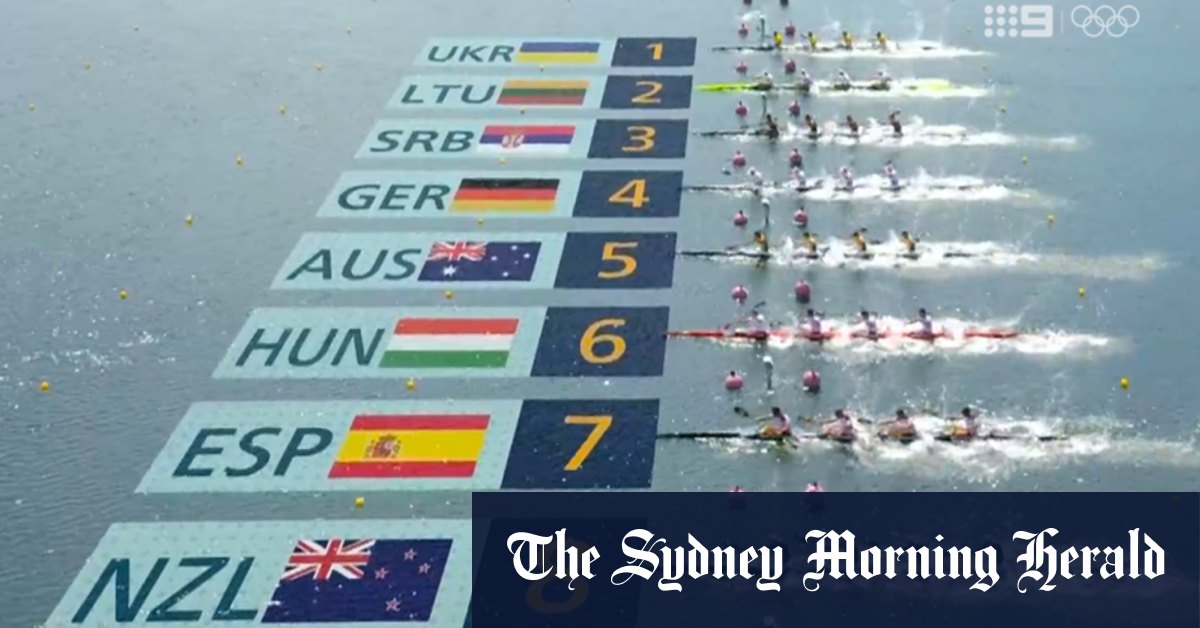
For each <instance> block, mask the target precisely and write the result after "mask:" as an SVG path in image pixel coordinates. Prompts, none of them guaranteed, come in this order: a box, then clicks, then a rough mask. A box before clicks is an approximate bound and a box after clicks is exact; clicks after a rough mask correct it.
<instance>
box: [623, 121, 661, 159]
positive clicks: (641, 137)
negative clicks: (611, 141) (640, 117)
mask: <svg viewBox="0 0 1200 628" xmlns="http://www.w3.org/2000/svg"><path fill="white" fill-rule="evenodd" d="M626 130H628V131H629V141H631V142H634V143H633V144H631V145H629V146H622V147H621V152H623V153H644V152H646V151H648V150H650V149H652V148H654V135H655V134H656V133H657V129H655V128H654V127H652V126H631V127H629V128H628V129H626Z"/></svg>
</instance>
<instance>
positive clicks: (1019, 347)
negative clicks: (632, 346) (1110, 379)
mask: <svg viewBox="0 0 1200 628" xmlns="http://www.w3.org/2000/svg"><path fill="white" fill-rule="evenodd" d="M877 321H878V322H877V325H878V333H879V335H880V336H881V337H880V338H878V339H875V340H872V339H868V338H866V337H863V334H864V333H865V327H864V326H863V325H862V324H861V323H858V322H856V321H854V320H851V319H825V320H824V321H823V323H822V332H823V333H825V334H830V335H831V337H828V338H826V339H825V340H823V341H819V342H818V341H814V340H811V339H810V338H809V337H808V335H807V331H808V330H807V328H806V327H804V326H802V325H799V324H796V323H792V324H787V323H780V324H774V325H772V326H771V327H770V330H769V331H770V336H769V337H768V338H767V340H766V341H765V342H766V346H767V347H768V348H770V349H775V350H787V349H793V348H808V349H813V350H826V351H833V352H837V353H840V354H843V355H848V356H851V357H863V358H868V359H870V358H876V357H891V356H922V355H924V356H929V355H933V356H938V355H941V356H950V355H992V354H998V353H1018V354H1026V355H1070V354H1088V353H1089V352H1094V351H1097V350H1103V349H1111V348H1113V347H1115V346H1117V344H1118V343H1117V342H1116V340H1115V339H1113V338H1109V337H1106V336H1100V335H1096V334H1083V333H1074V332H1067V331H1059V330H1052V329H1046V330H1016V329H1015V328H1014V327H1013V325H1015V323H1016V321H967V320H962V319H957V318H952V317H946V318H937V319H936V322H935V324H934V327H933V330H934V333H935V334H938V336H937V337H935V338H933V339H926V338H921V337H912V336H908V335H905V334H910V333H915V332H917V331H919V329H920V328H919V326H918V325H916V324H914V323H911V322H910V321H907V320H905V319H900V318H896V317H891V316H881V317H878V318H877ZM738 329H742V328H738ZM1008 331H1018V332H1019V333H1018V334H1017V335H1016V336H1015V337H981V336H978V335H976V334H979V333H987V334H1002V333H1004V332H1008ZM968 332H970V333H968ZM709 339H710V340H712V341H715V342H720V343H727V344H730V345H747V346H748V345H754V344H760V343H762V341H759V340H752V339H745V338H736V337H729V336H718V337H713V338H709Z"/></svg>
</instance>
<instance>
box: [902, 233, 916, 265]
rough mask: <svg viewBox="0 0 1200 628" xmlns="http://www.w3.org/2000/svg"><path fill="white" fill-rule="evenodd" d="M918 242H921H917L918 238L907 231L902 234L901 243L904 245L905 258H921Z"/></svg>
mask: <svg viewBox="0 0 1200 628" xmlns="http://www.w3.org/2000/svg"><path fill="white" fill-rule="evenodd" d="M917 242H920V240H917V239H916V238H914V237H912V234H910V233H909V232H907V231H901V232H900V243H901V244H903V245H904V255H905V256H907V257H912V258H914V259H915V258H917V257H919V255H920V254H919V253H917Z"/></svg>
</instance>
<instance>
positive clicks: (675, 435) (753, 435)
mask: <svg viewBox="0 0 1200 628" xmlns="http://www.w3.org/2000/svg"><path fill="white" fill-rule="evenodd" d="M656 438H658V439H660V440H703V439H720V440H748V441H768V442H784V441H787V440H811V439H815V438H818V436H817V435H816V434H807V433H804V432H799V433H797V432H793V433H791V434H789V435H788V436H774V435H767V434H761V433H759V432H668V433H665V434H658V435H657V436H656Z"/></svg>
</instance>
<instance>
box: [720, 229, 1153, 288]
mask: <svg viewBox="0 0 1200 628" xmlns="http://www.w3.org/2000/svg"><path fill="white" fill-rule="evenodd" d="M730 252H731V253H733V254H734V255H731V256H725V257H721V256H714V257H712V258H710V259H714V260H717V261H720V262H724V263H734V264H758V263H760V262H759V259H758V258H757V256H756V253H757V249H756V248H755V247H753V246H746V247H742V248H737V249H732V250H731V251H730ZM868 252H869V254H870V257H869V258H863V257H862V256H861V254H860V253H859V252H858V250H857V248H855V246H854V244H853V243H852V242H850V241H849V240H840V239H829V240H823V241H821V242H820V250H819V257H817V258H810V257H809V256H808V253H807V249H805V248H804V247H803V246H802V245H800V244H798V243H797V242H796V241H794V240H793V239H792V238H791V237H785V238H784V239H783V241H782V242H781V243H780V244H779V245H778V246H776V247H775V248H774V249H772V253H771V257H770V258H768V259H767V260H766V263H767V264H769V265H772V266H794V267H818V268H830V269H848V270H872V271H896V272H908V273H909V274H911V275H916V276H921V275H927V276H945V273H944V272H941V271H994V270H1002V271H1013V272H1030V273H1038V274H1051V275H1061V276H1077V277H1089V278H1095V279H1115V280H1146V279H1149V278H1150V277H1152V276H1153V275H1154V274H1155V273H1157V272H1158V271H1160V270H1162V269H1163V268H1164V267H1165V266H1166V264H1165V263H1164V262H1163V261H1162V260H1161V259H1160V258H1159V257H1157V256H1152V255H1147V256H1140V257H1139V256H1121V255H1114V256H1105V257H1082V256H1074V255H1063V254H1057V253H1036V252H1030V251H1023V250H1021V249H1020V248H1019V247H1017V246H1016V245H1013V244H1005V243H1000V242H986V241H985V242H965V241H944V242H938V241H926V240H920V241H919V242H918V245H917V252H918V256H917V257H915V258H913V257H911V256H909V255H908V253H907V248H906V247H905V245H904V244H903V243H902V242H901V241H900V238H899V237H898V236H897V235H896V234H895V233H891V234H889V235H888V238H887V239H885V240H881V241H876V242H873V243H872V244H871V245H870V246H869V247H868ZM738 253H740V254H742V255H741V256H738V255H737V254H738Z"/></svg>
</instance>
